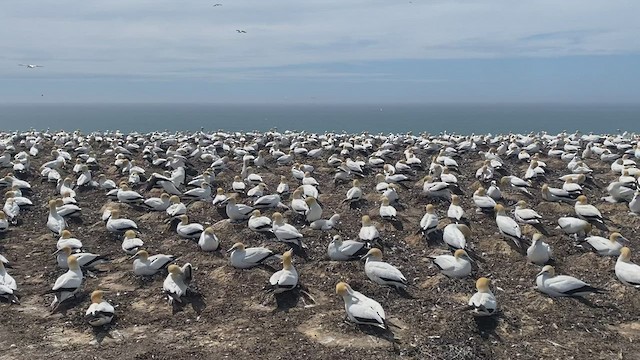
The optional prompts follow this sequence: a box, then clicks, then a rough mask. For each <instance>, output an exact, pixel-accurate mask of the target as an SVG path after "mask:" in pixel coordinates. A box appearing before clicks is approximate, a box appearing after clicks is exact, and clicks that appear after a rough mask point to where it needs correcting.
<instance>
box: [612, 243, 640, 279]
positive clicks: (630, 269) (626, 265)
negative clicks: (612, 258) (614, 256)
mask: <svg viewBox="0 0 640 360" xmlns="http://www.w3.org/2000/svg"><path fill="white" fill-rule="evenodd" d="M615 272H616V277H617V278H618V280H620V282H621V283H623V284H625V285H628V286H633V287H635V288H636V289H640V265H637V264H634V263H632V262H631V249H629V248H628V247H626V246H625V247H623V248H622V249H620V256H619V257H618V260H617V261H616V266H615Z"/></svg>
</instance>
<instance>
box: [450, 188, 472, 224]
mask: <svg viewBox="0 0 640 360" xmlns="http://www.w3.org/2000/svg"><path fill="white" fill-rule="evenodd" d="M447 217H448V218H449V219H452V220H454V221H455V222H457V223H458V222H467V221H468V220H467V218H466V216H465V213H464V209H463V208H462V207H461V206H460V198H459V197H458V195H455V194H454V195H451V204H449V208H448V209H447Z"/></svg>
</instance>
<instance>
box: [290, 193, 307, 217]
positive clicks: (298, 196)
mask: <svg viewBox="0 0 640 360" xmlns="http://www.w3.org/2000/svg"><path fill="white" fill-rule="evenodd" d="M291 210H292V211H293V212H295V213H296V214H298V215H305V214H306V213H307V211H308V210H309V206H308V205H307V203H306V202H305V200H304V199H303V198H302V189H300V188H297V189H296V190H294V191H293V195H292V199H291Z"/></svg>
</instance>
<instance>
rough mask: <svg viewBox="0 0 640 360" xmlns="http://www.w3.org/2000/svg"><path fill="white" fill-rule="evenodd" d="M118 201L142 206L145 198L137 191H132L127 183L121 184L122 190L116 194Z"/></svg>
mask: <svg viewBox="0 0 640 360" xmlns="http://www.w3.org/2000/svg"><path fill="white" fill-rule="evenodd" d="M116 197H117V198H118V201H119V202H121V203H126V204H141V203H143V201H144V197H143V196H142V195H140V194H139V193H137V192H136V191H133V190H130V189H129V185H127V183H125V182H121V183H120V189H119V190H118V192H117V193H116Z"/></svg>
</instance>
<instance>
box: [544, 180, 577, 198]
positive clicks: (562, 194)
mask: <svg viewBox="0 0 640 360" xmlns="http://www.w3.org/2000/svg"><path fill="white" fill-rule="evenodd" d="M577 196H578V195H576V194H571V193H569V192H568V191H566V190H563V189H557V188H552V187H549V185H547V184H542V199H544V200H545V201H552V202H568V203H573V202H575V201H576V197H577Z"/></svg>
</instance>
